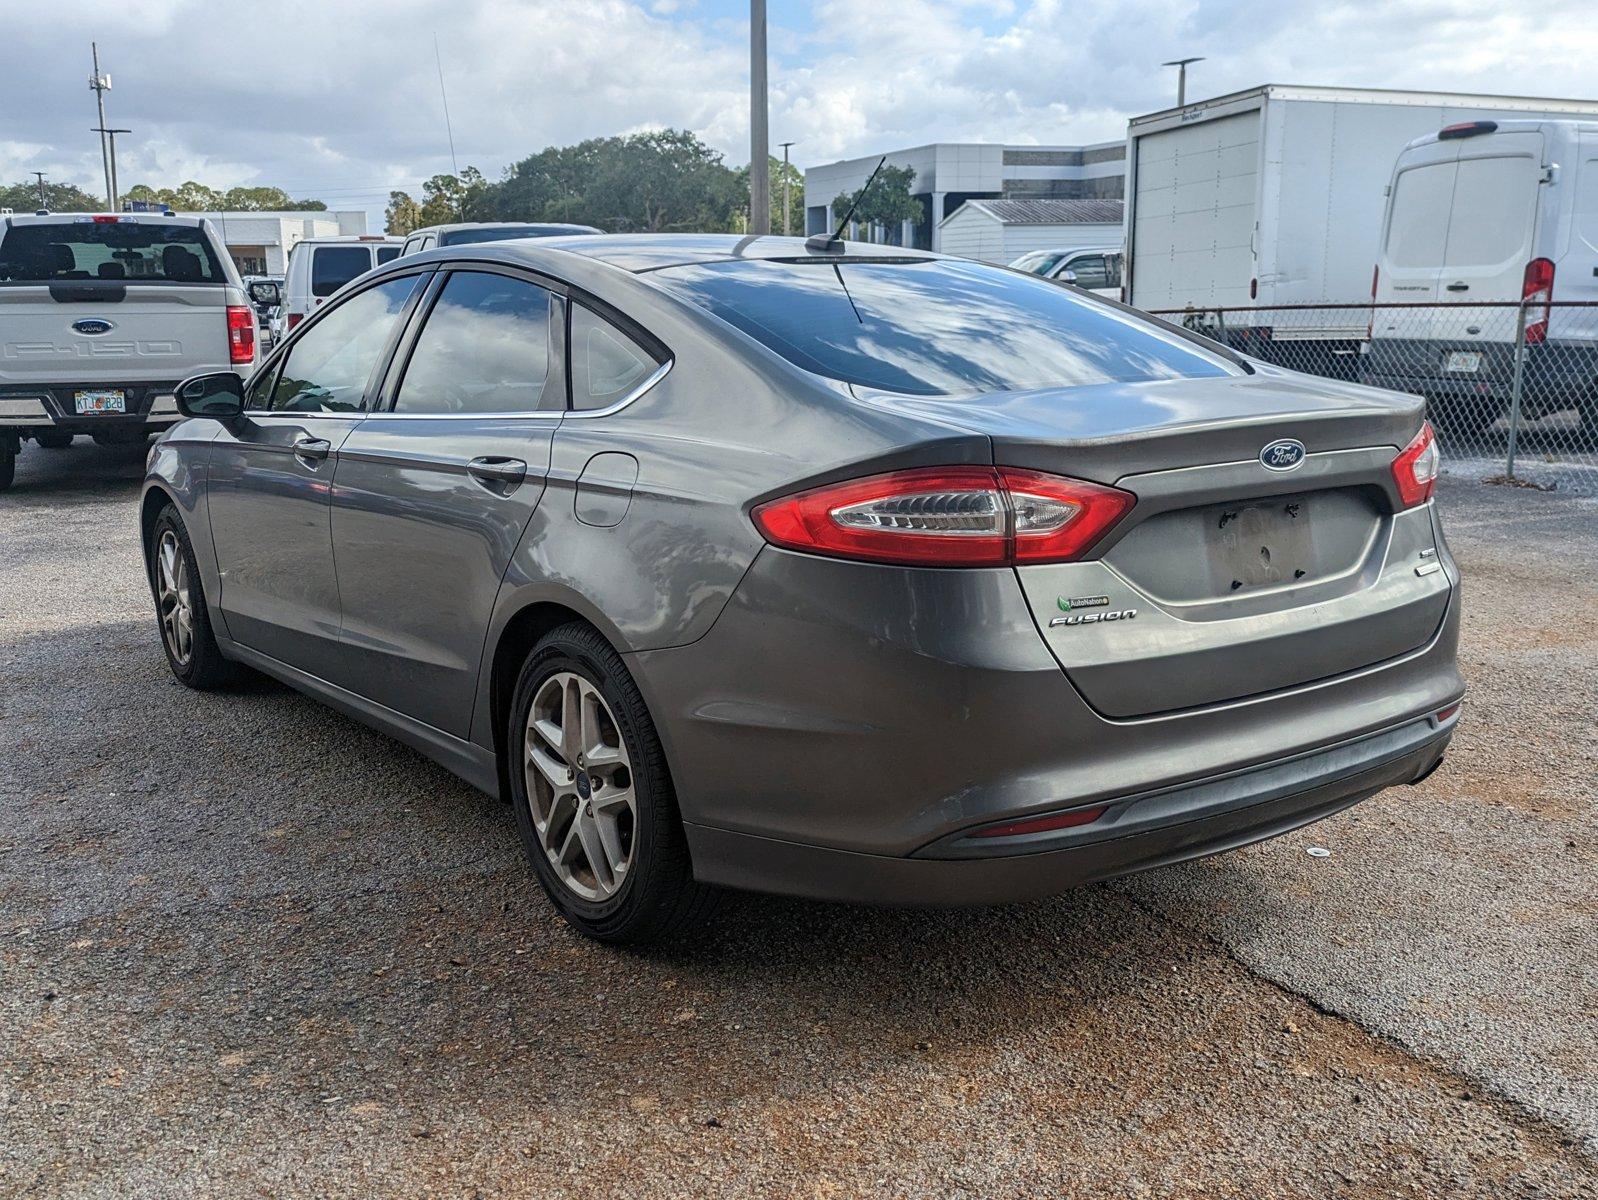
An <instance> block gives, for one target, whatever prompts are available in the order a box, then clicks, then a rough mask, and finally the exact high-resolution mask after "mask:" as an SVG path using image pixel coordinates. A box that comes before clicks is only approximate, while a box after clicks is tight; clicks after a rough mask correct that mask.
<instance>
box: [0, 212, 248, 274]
mask: <svg viewBox="0 0 1598 1200" xmlns="http://www.w3.org/2000/svg"><path fill="white" fill-rule="evenodd" d="M66 279H113V280H125V281H127V282H129V283H225V282H226V277H225V276H224V275H223V274H222V264H221V263H220V262H218V261H217V255H216V250H215V249H214V248H213V247H212V245H211V239H210V238H208V237H206V235H205V231H204V230H202V229H201V228H199V227H198V226H195V225H155V224H142V223H140V222H138V221H130V220H125V219H124V220H120V221H116V222H111V221H93V220H90V219H89V218H88V217H84V218H82V219H81V220H73V221H71V222H66V221H63V222H60V223H51V224H44V225H32V224H30V225H14V226H12V227H11V228H10V229H8V230H6V233H5V238H4V240H3V241H0V280H7V281H10V282H14V283H52V282H54V281H56V280H66Z"/></svg>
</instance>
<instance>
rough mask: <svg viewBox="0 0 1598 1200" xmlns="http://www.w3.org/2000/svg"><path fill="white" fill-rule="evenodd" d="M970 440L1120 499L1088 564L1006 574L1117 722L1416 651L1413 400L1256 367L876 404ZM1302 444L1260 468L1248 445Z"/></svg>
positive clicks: (1424, 539)
mask: <svg viewBox="0 0 1598 1200" xmlns="http://www.w3.org/2000/svg"><path fill="white" fill-rule="evenodd" d="M895 404H896V405H897V406H902V407H906V408H910V409H914V410H917V411H918V412H920V413H921V414H923V415H932V414H933V413H934V412H937V413H938V414H939V415H940V416H941V418H942V419H944V420H946V421H949V422H951V423H953V422H958V423H960V424H962V425H963V426H965V427H968V428H972V429H980V430H982V431H984V432H986V433H987V434H988V436H989V438H990V439H991V441H992V445H993V453H994V460H995V462H997V463H998V464H1000V465H1004V466H1016V467H1025V468H1029V469H1033V470H1041V471H1049V472H1053V473H1055V474H1059V475H1069V476H1074V477H1076V478H1085V479H1091V480H1093V481H1095V482H1100V483H1107V484H1113V485H1114V486H1117V487H1120V488H1122V489H1124V490H1126V491H1129V492H1132V493H1133V494H1134V495H1136V496H1137V497H1138V502H1137V504H1136V505H1135V506H1134V507H1133V509H1132V511H1131V512H1130V513H1129V514H1128V515H1127V516H1126V517H1125V518H1124V519H1123V520H1122V521H1121V523H1120V524H1119V525H1117V526H1116V527H1115V528H1114V529H1113V530H1112V531H1111V532H1110V534H1109V535H1108V536H1107V537H1106V539H1105V540H1104V541H1103V542H1102V543H1100V545H1098V546H1097V547H1095V548H1094V549H1093V550H1092V551H1091V552H1090V554H1091V556H1092V561H1087V562H1075V563H1060V564H1047V565H1037V566H1024V567H1020V568H1018V569H1017V571H1016V574H1017V577H1018V578H1019V580H1020V583H1021V587H1022V589H1023V591H1024V592H1025V594H1026V596H1027V599H1028V602H1029V605H1030V607H1031V609H1032V612H1033V615H1034V617H1035V619H1036V620H1037V624H1038V629H1039V632H1040V633H1041V634H1042V636H1043V638H1044V641H1045V642H1046V643H1047V644H1048V646H1049V649H1050V650H1051V651H1052V652H1053V654H1054V656H1055V658H1056V659H1057V660H1058V661H1059V663H1060V666H1061V668H1062V669H1063V670H1064V671H1065V673H1066V674H1067V676H1068V677H1069V678H1070V679H1071V681H1072V683H1073V684H1074V685H1075V686H1076V687H1077V689H1078V690H1079V691H1080V692H1081V693H1082V695H1083V696H1084V698H1085V699H1086V700H1087V701H1088V702H1089V703H1090V704H1092V705H1093V706H1094V707H1095V708H1096V709H1098V710H1099V711H1100V712H1102V713H1104V714H1105V715H1106V716H1110V717H1117V718H1131V717H1140V716H1148V715H1153V714H1157V713H1165V712H1171V711H1177V710H1182V709H1190V708H1197V707H1202V706H1206V705H1212V704H1218V703H1224V702H1227V701H1232V700H1237V699H1242V698H1245V697H1248V696H1254V695H1259V694H1262V693H1267V692H1271V691H1276V690H1279V689H1282V688H1287V687H1294V686H1298V685H1301V684H1305V683H1309V682H1312V681H1315V680H1319V679H1326V678H1330V677H1333V676H1337V675H1342V674H1346V673H1348V672H1351V671H1357V670H1360V669H1362V668H1364V667H1368V666H1371V665H1373V664H1376V663H1379V662H1383V661H1385V660H1388V659H1392V658H1396V657H1399V656H1402V655H1404V654H1406V653H1408V652H1410V651H1412V650H1415V649H1417V648H1419V647H1421V646H1423V645H1425V644H1426V643H1427V642H1428V641H1429V640H1430V639H1431V638H1432V636H1433V635H1434V634H1435V633H1436V631H1437V629H1438V627H1439V626H1440V625H1441V623H1442V620H1443V616H1444V614H1445V611H1446V609H1447V605H1448V599H1449V591H1450V586H1451V585H1450V582H1449V580H1448V577H1447V572H1446V571H1445V570H1443V569H1442V567H1441V564H1440V563H1439V561H1438V547H1437V545H1436V543H1435V541H1434V534H1433V530H1432V523H1431V514H1430V509H1429V506H1427V505H1421V506H1419V507H1417V508H1413V509H1408V510H1402V511H1401V510H1400V509H1399V501H1398V498H1397V493H1396V489H1395V487H1394V483H1393V477H1392V471H1391V464H1392V461H1393V459H1394V458H1395V457H1396V456H1397V454H1398V452H1399V450H1400V449H1401V448H1402V447H1403V446H1405V445H1406V444H1407V443H1408V442H1409V441H1410V439H1411V438H1412V437H1414V435H1415V433H1416V431H1417V430H1418V429H1419V428H1420V425H1421V405H1422V401H1421V400H1420V399H1419V398H1417V397H1413V396H1401V395H1396V394H1391V393H1384V392H1377V391H1373V390H1370V389H1366V388H1357V387H1352V386H1348V385H1339V384H1335V383H1329V382H1326V381H1319V380H1317V381H1303V380H1301V379H1300V378H1298V377H1295V376H1291V375H1287V374H1274V373H1271V374H1268V373H1265V372H1261V373H1259V374H1255V375H1252V376H1247V377H1236V378H1228V379H1200V380H1181V381H1166V382H1159V383H1145V384H1124V385H1115V384H1110V385H1104V386H1102V387H1090V388H1073V389H1065V390H1060V391H1053V392H1027V393H1014V394H1008V395H1001V396H991V397H983V398H981V399H980V400H969V401H958V400H950V399H935V400H926V399H919V398H918V399H913V400H906V399H904V398H896V400H895ZM1288 439H1290V440H1293V441H1296V442H1299V443H1302V445H1303V447H1304V454H1303V457H1302V461H1301V462H1300V463H1299V464H1298V465H1297V466H1295V467H1293V468H1291V469H1288V470H1271V469H1268V468H1267V467H1266V466H1265V465H1264V463H1263V462H1262V461H1261V459H1262V451H1263V450H1264V448H1265V447H1267V446H1269V445H1271V444H1272V443H1274V442H1278V441H1282V440H1288Z"/></svg>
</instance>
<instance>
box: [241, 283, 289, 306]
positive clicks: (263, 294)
mask: <svg viewBox="0 0 1598 1200" xmlns="http://www.w3.org/2000/svg"><path fill="white" fill-rule="evenodd" d="M249 293H250V302H251V303H252V304H264V305H266V307H268V308H271V307H272V306H273V305H276V304H282V303H283V293H282V290H281V289H280V288H279V287H278V286H277V284H275V283H273V282H272V281H271V280H270V279H258V280H256V281H255V282H254V283H252V284H250V287H249Z"/></svg>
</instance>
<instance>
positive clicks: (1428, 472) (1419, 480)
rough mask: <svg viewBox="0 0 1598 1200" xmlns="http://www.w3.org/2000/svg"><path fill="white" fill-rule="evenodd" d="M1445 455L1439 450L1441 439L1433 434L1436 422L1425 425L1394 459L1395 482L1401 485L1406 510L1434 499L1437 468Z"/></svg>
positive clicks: (1399, 487)
mask: <svg viewBox="0 0 1598 1200" xmlns="http://www.w3.org/2000/svg"><path fill="white" fill-rule="evenodd" d="M1441 465H1442V456H1441V455H1440V454H1439V453H1438V451H1437V438H1436V435H1434V434H1433V433H1432V423H1431V422H1430V421H1424V422H1422V423H1421V427H1420V432H1419V433H1417V434H1416V435H1415V439H1414V440H1413V441H1412V442H1410V443H1409V445H1407V446H1405V447H1404V448H1403V449H1402V450H1401V451H1399V453H1398V457H1397V458H1395V459H1393V482H1394V483H1396V484H1397V485H1398V497H1399V499H1400V500H1402V501H1403V504H1404V507H1405V508H1413V507H1414V506H1415V505H1417V504H1424V503H1425V502H1426V501H1427V500H1430V499H1431V498H1432V489H1433V488H1434V487H1436V485H1437V469H1438V467H1439V466H1441Z"/></svg>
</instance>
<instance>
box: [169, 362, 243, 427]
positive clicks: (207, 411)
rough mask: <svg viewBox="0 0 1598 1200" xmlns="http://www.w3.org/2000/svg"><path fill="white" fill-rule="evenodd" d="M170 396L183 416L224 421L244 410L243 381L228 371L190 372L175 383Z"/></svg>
mask: <svg viewBox="0 0 1598 1200" xmlns="http://www.w3.org/2000/svg"><path fill="white" fill-rule="evenodd" d="M174 395H175V396H176V398H177V402H178V411H179V412H180V413H182V414H183V415H184V416H185V417H210V418H211V419H212V420H215V421H226V420H229V419H230V418H233V417H236V416H238V415H239V414H240V413H242V412H243V411H244V380H242V379H240V378H239V377H238V376H237V375H235V374H233V372H232V371H214V372H212V373H211V374H209V375H191V376H189V378H187V379H185V380H184V381H183V382H182V383H180V384H178V386H177V389H176V390H175V392H174Z"/></svg>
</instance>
